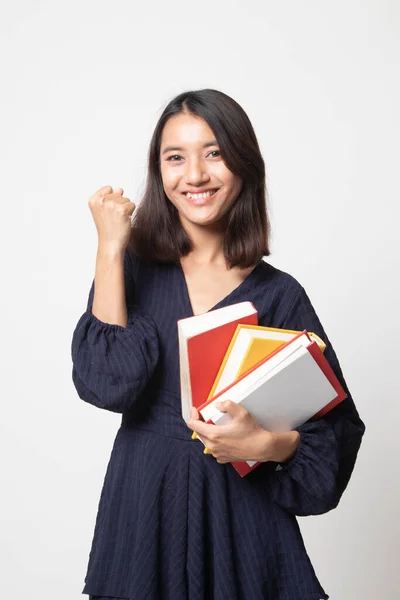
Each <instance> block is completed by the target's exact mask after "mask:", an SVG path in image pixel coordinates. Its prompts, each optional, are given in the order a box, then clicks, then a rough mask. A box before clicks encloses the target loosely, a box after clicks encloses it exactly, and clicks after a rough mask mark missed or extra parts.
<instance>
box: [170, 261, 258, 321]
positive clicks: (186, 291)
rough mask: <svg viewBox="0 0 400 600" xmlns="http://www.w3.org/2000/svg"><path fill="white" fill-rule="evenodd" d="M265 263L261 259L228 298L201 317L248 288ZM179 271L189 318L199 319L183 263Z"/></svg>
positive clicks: (179, 265) (222, 299)
mask: <svg viewBox="0 0 400 600" xmlns="http://www.w3.org/2000/svg"><path fill="white" fill-rule="evenodd" d="M263 262H264V261H263V260H262V259H261V261H260V262H259V263H258V264H257V265H256V266H255V267H254V269H252V270H251V271H250V273H249V274H248V275H246V277H245V278H244V279H243V281H241V282H240V283H239V285H237V286H236V287H235V288H234V289H233V290H232V291H230V292H229V294H227V295H226V296H224V297H223V298H221V300H218V302H217V303H216V304H214V306H212V307H211V308H209V309H208V310H206V311H205V312H203V313H199V315H204V314H207V313H209V312H211V311H212V310H215V309H217V308H220V305H221V304H224V303H225V302H226V301H227V300H230V299H231V297H232V296H234V295H235V294H237V293H239V292H241V291H243V288H245V287H246V284H247V285H248V284H249V283H250V282H251V280H252V278H253V277H254V275H255V274H256V271H258V269H259V268H260V266H261V265H262V263H263ZM177 267H178V270H179V271H180V276H181V278H182V283H183V288H184V297H185V298H184V300H185V305H186V309H187V312H188V313H190V314H189V315H188V316H190V317H197V316H199V315H195V314H194V311H193V307H192V302H191V300H190V295H189V287H188V284H187V281H186V276H185V272H184V270H183V268H182V265H181V263H180V262H179V263H178V264H177Z"/></svg>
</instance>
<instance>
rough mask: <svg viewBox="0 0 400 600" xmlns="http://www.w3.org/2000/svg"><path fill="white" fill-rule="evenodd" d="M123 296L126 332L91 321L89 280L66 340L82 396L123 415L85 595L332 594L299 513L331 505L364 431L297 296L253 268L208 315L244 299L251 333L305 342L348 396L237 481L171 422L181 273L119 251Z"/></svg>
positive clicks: (294, 599)
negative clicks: (284, 332)
mask: <svg viewBox="0 0 400 600" xmlns="http://www.w3.org/2000/svg"><path fill="white" fill-rule="evenodd" d="M125 287H126V301H127V306H128V325H127V327H126V328H124V327H121V326H119V325H114V324H107V323H104V322H102V321H100V320H99V319H97V318H96V317H95V316H94V315H93V313H92V312H91V307H92V303H93V293H94V281H93V282H92V287H91V289H90V292H89V299H88V303H87V310H86V311H85V312H84V313H83V314H82V316H81V317H80V319H79V321H78V323H77V325H76V328H75V330H74V333H73V339H72V361H73V368H72V377H73V382H74V385H75V387H76V390H77V392H78V395H79V397H80V398H82V400H85V401H86V402H89V403H91V404H93V405H94V406H96V407H98V408H102V409H106V410H110V411H113V412H117V413H121V415H122V419H121V427H120V428H119V430H118V432H117V435H116V439H115V442H114V446H113V450H112V453H111V457H110V461H109V464H108V468H107V472H106V476H105V480H104V485H103V489H102V492H101V497H100V502H99V507H98V514H97V520H96V526H95V531H94V537H93V542H92V547H91V552H90V556H89V563H88V569H87V575H86V578H85V586H84V589H83V593H86V594H91V595H94V596H110V597H117V598H128V599H132V600H226V599H227V598H229V600H320V599H322V598H323V599H326V598H328V595H327V594H326V593H325V591H324V590H323V588H322V587H321V585H320V583H319V581H318V579H317V577H316V574H315V572H314V569H313V567H312V564H311V562H310V559H309V557H308V555H307V552H306V549H305V547H304V544H303V540H302V536H301V533H300V530H299V526H298V523H297V519H296V516H301V515H317V514H321V513H325V512H327V511H329V510H331V509H333V508H335V507H336V506H337V504H338V502H339V499H340V497H341V495H342V493H343V491H344V489H345V487H346V485H347V483H348V481H349V478H350V475H351V473H352V470H353V467H354V463H355V460H356V456H357V452H358V449H359V446H360V443H361V438H362V436H363V433H364V429H365V427H364V424H363V422H362V421H361V420H360V418H359V415H358V412H357V410H356V408H355V406H354V403H353V400H352V398H351V395H350V393H349V392H348V388H347V386H346V383H345V381H344V379H343V376H342V372H341V369H340V366H339V363H338V360H337V358H336V355H335V352H334V350H333V348H332V345H331V344H330V342H329V340H328V338H327V336H326V334H325V332H324V330H323V328H322V325H321V323H320V321H319V319H318V317H317V315H316V313H315V311H314V309H313V307H312V305H311V303H310V300H309V298H308V296H307V294H306V292H305V290H304V289H303V287H302V286H301V285H300V284H299V283H298V282H297V281H296V279H294V278H293V277H292V276H291V275H289V274H287V273H285V272H283V271H281V270H279V269H277V268H275V267H273V266H272V265H270V264H268V263H266V262H264V261H261V262H260V263H259V264H258V265H257V266H256V268H255V269H254V270H253V271H252V272H251V273H250V275H248V276H247V278H246V279H245V280H244V281H243V282H242V283H241V284H240V285H239V286H238V287H237V288H236V289H235V290H233V291H232V292H231V293H230V294H229V295H228V296H226V297H225V298H224V299H222V300H221V301H220V302H218V304H216V305H215V306H214V307H213V308H212V309H211V310H214V309H216V308H221V307H223V306H227V305H229V304H233V303H236V302H241V301H244V300H249V301H251V302H253V304H254V305H255V307H256V309H257V311H258V316H259V324H260V325H264V326H271V327H284V328H287V329H296V330H303V329H306V330H308V331H313V332H315V333H316V334H318V335H319V336H320V337H321V338H322V339H323V340H324V341H325V342H326V344H327V349H326V352H325V355H326V357H327V359H328V361H329V362H330V364H331V366H332V368H333V369H334V371H335V373H336V375H337V376H338V378H339V379H340V381H341V382H342V384H343V385H344V387H345V389H346V391H347V392H348V393H349V397H348V398H347V399H346V400H345V401H344V402H343V403H341V404H340V405H339V406H337V407H336V408H335V409H334V410H333V411H331V412H330V413H329V414H328V415H327V416H326V417H325V418H323V419H320V420H318V421H315V422H308V423H306V424H304V425H302V426H301V427H299V428H298V430H299V432H300V445H299V447H298V449H297V452H296V454H295V456H294V458H293V459H292V460H291V461H290V462H288V463H286V464H285V465H283V466H282V465H277V464H276V463H271V462H268V463H263V464H262V465H261V466H259V467H258V468H257V469H255V470H254V471H253V472H251V473H250V474H249V475H247V476H246V477H244V478H241V477H240V476H239V475H238V474H237V472H236V471H235V470H234V469H233V467H232V466H231V465H230V464H225V465H221V464H218V463H217V461H216V460H215V459H214V457H213V456H211V455H205V454H203V445H202V443H201V442H200V441H199V440H192V439H191V434H192V431H191V430H190V429H189V428H188V427H187V426H186V424H185V422H184V421H183V419H182V417H181V406H180V380H179V359H178V336H177V320H178V319H181V318H184V317H190V316H192V315H193V311H192V308H191V304H190V299H189V295H188V289H187V286H186V281H185V277H184V273H183V270H182V268H181V267H180V265H177V264H175V263H168V264H166V263H164V264H163V263H158V262H152V261H145V260H139V259H138V258H137V257H135V256H134V255H132V254H131V253H130V252H129V251H126V252H125ZM282 467H283V468H282Z"/></svg>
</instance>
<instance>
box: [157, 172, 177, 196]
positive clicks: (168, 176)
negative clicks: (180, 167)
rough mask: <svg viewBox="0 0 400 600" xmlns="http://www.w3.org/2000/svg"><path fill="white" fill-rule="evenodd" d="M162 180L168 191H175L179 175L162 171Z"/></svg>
mask: <svg viewBox="0 0 400 600" xmlns="http://www.w3.org/2000/svg"><path fill="white" fill-rule="evenodd" d="M161 178H162V182H163V186H164V189H165V190H166V191H173V190H174V188H175V187H176V186H177V185H178V182H179V177H178V175H177V173H171V172H170V171H168V170H167V169H166V170H164V171H163V170H161Z"/></svg>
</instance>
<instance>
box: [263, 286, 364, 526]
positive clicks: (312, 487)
mask: <svg viewBox="0 0 400 600" xmlns="http://www.w3.org/2000/svg"><path fill="white" fill-rule="evenodd" d="M282 327H283V328H285V329H293V330H304V329H305V330H307V331H312V332H313V333H316V334H317V335H319V336H320V337H321V338H322V339H323V340H324V342H325V343H326V350H325V352H324V354H325V357H326V359H327V360H328V362H329V364H330V366H331V367H332V369H333V371H334V372H335V375H336V376H337V378H338V379H339V381H340V383H341V384H342V386H343V388H344V390H345V392H346V393H347V398H346V399H345V400H344V401H343V402H341V403H340V404H338V405H337V406H336V407H335V408H333V409H332V410H331V411H330V412H329V413H327V414H326V415H325V416H324V417H322V418H319V419H315V420H310V421H307V422H306V423H304V424H303V425H301V426H300V427H296V431H298V432H299V434H300V442H299V446H298V448H297V450H296V453H295V455H294V456H293V458H292V459H291V460H290V461H288V462H287V463H282V464H281V465H279V466H278V467H277V470H276V473H275V480H274V486H273V488H274V499H275V501H276V502H277V503H278V504H279V505H281V506H282V507H283V508H285V509H286V510H288V511H290V512H291V513H293V514H295V515H298V516H308V515H314V514H322V513H326V512H328V511H329V510H332V509H333V508H335V507H336V506H337V505H338V503H339V501H340V498H341V496H342V494H343V492H344V490H345V489H346V487H347V484H348V482H349V480H350V476H351V474H352V471H353V469H354V465H355V462H356V458H357V453H358V450H359V448H360V445H361V440H362V437H363V435H364V431H365V425H364V423H363V422H362V421H361V419H360V417H359V414H358V411H357V409H356V407H355V404H354V401H353V399H352V396H351V394H350V391H349V389H348V387H347V384H346V381H345V380H344V377H343V374H342V371H341V367H340V364H339V361H338V359H337V356H336V354H335V351H334V349H333V347H332V345H331V343H330V341H329V339H328V337H327V336H326V333H325V331H324V329H323V327H322V325H321V323H320V321H319V318H318V316H317V315H316V313H315V310H314V308H313V306H312V304H311V302H310V300H309V298H308V296H307V294H306V292H305V290H304V289H303V288H301V289H300V290H299V291H298V293H297V297H296V299H295V300H294V302H293V304H292V308H291V310H290V312H289V314H288V316H287V318H286V320H285V321H284V323H283V324H282Z"/></svg>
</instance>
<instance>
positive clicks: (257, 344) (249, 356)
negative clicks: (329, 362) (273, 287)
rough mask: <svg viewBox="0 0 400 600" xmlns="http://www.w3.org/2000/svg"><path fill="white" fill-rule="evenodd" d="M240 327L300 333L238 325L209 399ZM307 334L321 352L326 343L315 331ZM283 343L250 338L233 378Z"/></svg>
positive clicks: (289, 330)
mask: <svg viewBox="0 0 400 600" xmlns="http://www.w3.org/2000/svg"><path fill="white" fill-rule="evenodd" d="M241 329H254V330H257V329H259V330H263V331H279V332H283V333H291V334H293V335H297V334H298V333H300V331H295V330H293V329H279V328H276V327H263V326H262V325H238V326H237V328H236V331H235V333H234V335H233V337H232V340H231V342H230V344H229V347H228V350H227V351H226V354H225V356H224V360H223V361H222V364H221V366H220V369H219V371H218V374H217V376H216V378H215V381H214V384H213V386H212V388H211V390H210V393H209V395H208V399H210V398H212V397H213V396H214V393H215V390H216V388H217V386H218V383H219V380H220V379H221V376H222V373H223V371H224V369H225V365H226V363H227V362H228V359H229V356H230V353H231V351H232V348H233V346H234V345H235V341H236V339H237V337H238V335H239V332H240V330H241ZM308 334H309V336H310V337H311V339H314V340H315V341H316V342H317V344H318V346H319V347H320V349H321V350H322V352H324V351H325V348H326V344H325V343H324V342H323V340H322V339H321V338H320V337H319V336H318V335H317V334H315V333H312V332H310V331H309V332H308ZM285 343H286V342H285V341H282V340H269V339H267V338H257V337H254V338H252V339H251V340H250V341H249V345H248V348H247V351H246V354H245V356H244V358H243V361H242V363H241V365H240V367H239V370H238V372H237V374H236V377H235V379H237V378H238V377H240V376H241V375H243V373H246V371H248V370H249V369H251V368H252V367H254V365H256V364H257V363H259V362H260V360H262V359H263V358H265V357H266V356H269V355H270V354H271V353H272V352H274V351H275V350H277V349H278V348H280V347H281V346H283V345H284V344H285Z"/></svg>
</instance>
